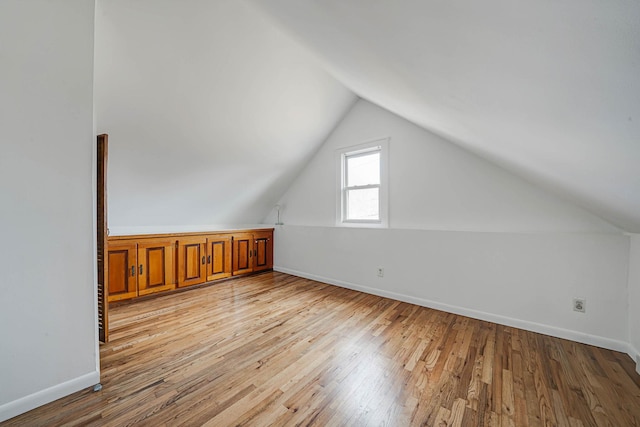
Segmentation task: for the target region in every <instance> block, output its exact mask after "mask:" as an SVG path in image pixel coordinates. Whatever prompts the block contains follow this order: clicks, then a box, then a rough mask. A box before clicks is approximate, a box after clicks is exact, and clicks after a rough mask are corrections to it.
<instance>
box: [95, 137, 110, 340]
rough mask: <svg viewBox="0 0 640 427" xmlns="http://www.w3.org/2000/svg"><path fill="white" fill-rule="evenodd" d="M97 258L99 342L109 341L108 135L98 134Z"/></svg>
mask: <svg viewBox="0 0 640 427" xmlns="http://www.w3.org/2000/svg"><path fill="white" fill-rule="evenodd" d="M97 144H98V149H97V153H98V154H97V168H96V170H97V174H98V176H97V181H96V182H97V187H98V188H97V189H96V190H97V191H96V195H97V203H96V205H97V206H96V210H97V216H98V217H97V227H96V228H97V242H98V248H97V258H98V334H99V339H100V341H101V342H103V343H106V342H108V341H109V304H108V302H107V301H108V299H109V287H108V286H106V279H107V278H108V277H109V272H108V268H109V267H108V265H109V263H108V262H106V256H107V253H108V247H107V244H108V243H107V234H108V229H107V156H108V151H109V150H108V148H109V136H108V135H107V134H102V135H98V138H97Z"/></svg>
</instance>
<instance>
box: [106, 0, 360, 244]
mask: <svg viewBox="0 0 640 427" xmlns="http://www.w3.org/2000/svg"><path fill="white" fill-rule="evenodd" d="M355 101H356V96H355V95H354V94H353V93H352V92H351V91H350V90H348V89H347V88H345V87H344V86H343V85H342V84H341V83H339V82H338V81H336V80H335V79H334V78H333V77H332V76H331V75H330V74H329V73H327V72H326V71H325V70H324V69H323V68H322V67H321V66H320V65H319V64H318V62H317V61H316V60H315V59H314V58H313V56H311V55H310V54H309V53H308V52H307V51H306V49H304V48H302V47H301V46H299V45H298V44H297V43H295V42H293V41H292V40H291V38H290V37H289V36H288V35H287V34H285V33H284V32H283V31H282V30H281V29H279V28H278V27H276V26H274V25H273V23H272V22H270V21H269V20H268V19H267V18H265V17H264V15H263V14H261V13H259V12H258V11H257V10H255V8H253V7H252V6H251V5H249V4H246V3H244V2H238V1H237V0H216V1H210V0H181V1H176V0H135V1H131V0H99V1H98V2H97V4H96V35H95V113H96V122H97V130H98V132H99V133H108V134H109V165H108V192H109V204H108V208H109V227H110V229H111V231H112V232H114V233H117V232H118V230H123V229H126V230H131V229H132V227H133V228H136V229H139V228H140V227H142V226H149V227H158V226H170V227H174V226H186V225H188V226H198V225H210V224H214V225H218V224H238V223H257V222H259V221H260V220H262V218H264V217H265V216H266V215H267V214H268V212H269V211H270V210H271V209H272V207H273V204H274V203H276V201H277V200H278V198H279V197H280V196H281V195H282V193H283V192H284V191H285V190H286V189H287V188H288V186H289V185H290V183H291V181H292V180H293V179H294V178H295V176H297V174H298V173H299V171H300V170H301V169H302V168H303V167H304V165H305V164H306V163H307V162H308V160H309V159H310V158H311V156H312V155H313V154H314V153H315V151H316V150H317V149H318V147H319V146H320V145H321V144H322V142H323V141H324V140H325V139H326V137H327V135H328V134H329V132H330V131H331V130H332V129H333V127H334V126H335V124H336V122H337V121H339V120H340V118H341V117H342V116H343V115H344V114H345V112H346V111H347V110H348V109H349V108H350V107H351V106H352V105H353V103H354V102H355Z"/></svg>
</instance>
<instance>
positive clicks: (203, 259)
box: [202, 255, 207, 265]
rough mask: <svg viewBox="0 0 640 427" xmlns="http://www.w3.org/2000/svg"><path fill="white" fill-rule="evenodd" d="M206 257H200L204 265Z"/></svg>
mask: <svg viewBox="0 0 640 427" xmlns="http://www.w3.org/2000/svg"><path fill="white" fill-rule="evenodd" d="M206 260H207V259H206V257H205V256H204V255H202V264H203V265H204V263H205V262H206Z"/></svg>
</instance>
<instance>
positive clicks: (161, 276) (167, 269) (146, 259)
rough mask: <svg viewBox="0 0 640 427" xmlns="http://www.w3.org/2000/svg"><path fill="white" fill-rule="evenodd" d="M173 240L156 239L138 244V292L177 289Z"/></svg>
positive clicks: (146, 293) (147, 292)
mask: <svg viewBox="0 0 640 427" xmlns="http://www.w3.org/2000/svg"><path fill="white" fill-rule="evenodd" d="M173 248H174V243H173V241H171V240H154V241H149V242H144V243H139V244H138V294H139V295H148V294H151V293H154V292H162V291H168V290H171V289H175V283H174V280H173V270H174V266H173V258H174V257H173Z"/></svg>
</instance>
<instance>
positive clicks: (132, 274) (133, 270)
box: [131, 265, 136, 277]
mask: <svg viewBox="0 0 640 427" xmlns="http://www.w3.org/2000/svg"><path fill="white" fill-rule="evenodd" d="M135 275H136V266H135V265H132V266H131V277H133V276H135Z"/></svg>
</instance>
